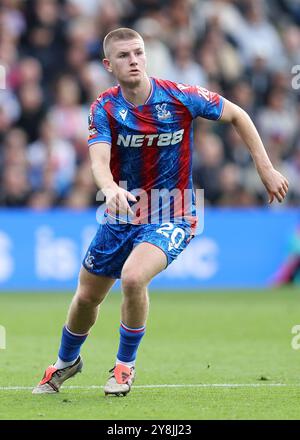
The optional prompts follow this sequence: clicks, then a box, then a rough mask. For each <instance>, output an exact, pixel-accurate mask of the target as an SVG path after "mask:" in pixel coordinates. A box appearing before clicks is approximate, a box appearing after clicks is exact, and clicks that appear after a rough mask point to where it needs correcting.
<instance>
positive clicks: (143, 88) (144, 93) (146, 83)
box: [120, 76, 152, 106]
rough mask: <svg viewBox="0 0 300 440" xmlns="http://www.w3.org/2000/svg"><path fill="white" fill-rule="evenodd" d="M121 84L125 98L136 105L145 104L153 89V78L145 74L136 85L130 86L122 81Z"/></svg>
mask: <svg viewBox="0 0 300 440" xmlns="http://www.w3.org/2000/svg"><path fill="white" fill-rule="evenodd" d="M120 86H121V90H122V94H123V96H124V98H125V99H126V100H127V101H129V102H130V103H131V104H133V105H136V106H138V105H143V104H145V102H146V101H147V99H148V98H149V96H150V93H151V90H152V85H151V80H150V78H149V77H148V76H145V77H144V79H143V80H142V81H141V82H140V83H139V84H137V85H136V86H135V87H128V86H127V85H126V84H121V83H120Z"/></svg>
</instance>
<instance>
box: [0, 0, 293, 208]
mask: <svg viewBox="0 0 300 440" xmlns="http://www.w3.org/2000/svg"><path fill="white" fill-rule="evenodd" d="M120 26H126V27H132V28H134V29H136V30H137V31H138V32H140V34H141V35H142V36H143V38H144V40H145V43H146V53H147V58H148V73H149V75H151V76H155V77H158V78H162V79H169V80H173V81H178V82H181V83H186V84H197V85H201V86H203V87H206V88H207V89H209V90H212V91H216V92H218V93H220V94H222V95H223V96H225V97H226V98H228V99H230V100H231V101H233V102H234V103H236V104H238V105H240V106H241V107H242V108H243V109H244V110H246V111H247V112H248V113H249V115H250V116H251V117H252V119H253V120H254V122H255V124H256V126H257V128H258V130H259V133H260V135H261V137H262V139H263V141H264V144H265V147H266V149H267V151H268V154H269V156H270V158H271V160H272V162H273V164H274V166H275V167H276V168H277V169H278V170H279V171H281V172H282V173H283V174H284V175H285V176H286V177H287V178H288V180H289V182H290V192H289V195H288V197H287V200H286V202H284V203H283V206H286V205H290V206H293V205H294V206H295V205H297V204H299V203H300V137H299V131H300V123H299V122H300V78H299V81H298V85H299V88H298V87H297V81H294V84H296V87H294V88H293V87H292V84H293V82H292V79H293V76H294V77H295V75H293V74H292V68H293V66H295V65H299V64H300V2H299V1H296V0H270V1H268V0H264V1H263V0H239V1H238V0H227V1H226V0H222V1H221V0H206V1H205V0H31V1H30V0H27V1H26V0H2V1H1V6H0V60H1V61H0V63H1V66H3V67H4V69H5V73H6V78H5V84H4V85H5V88H4V86H3V88H2V90H0V176H1V177H0V179H1V180H0V206H14V207H20V206H30V207H32V208H36V209H44V208H48V207H52V206H66V207H71V208H78V209H81V208H86V207H88V206H91V205H94V204H96V198H95V194H96V188H95V185H94V183H93V178H92V175H91V171H90V163H89V157H88V148H87V135H88V130H87V126H88V123H87V120H88V113H89V107H90V104H91V103H92V101H94V100H95V99H96V98H97V96H98V95H99V94H100V93H101V92H102V91H103V90H105V89H106V88H108V87H111V86H112V85H115V81H114V78H113V77H112V76H110V75H109V74H108V73H107V72H106V71H105V70H104V68H103V66H102V64H101V59H102V57H103V53H102V40H103V38H104V36H105V35H106V34H107V33H108V32H109V31H110V30H112V29H115V28H117V27H120ZM299 71H300V67H299ZM1 73H2V74H3V70H1ZM295 79H296V78H294V80H295ZM2 80H3V78H2ZM3 82H4V81H2V85H3ZM194 131H195V151H194V156H195V157H194V170H193V172H194V183H195V186H196V187H198V188H205V198H206V204H208V205H218V206H251V205H263V204H265V203H266V201H267V195H266V193H265V190H264V187H263V186H262V184H261V182H260V180H259V178H258V176H257V173H256V170H255V168H254V166H253V163H252V159H251V157H250V156H249V153H248V150H247V148H246V147H245V145H244V144H243V143H242V142H241V140H240V138H239V136H238V135H237V134H236V132H235V131H234V129H233V128H232V127H231V126H230V125H228V124H223V123H220V122H217V123H216V122H211V121H207V120H204V119H200V118H199V119H198V120H197V121H196V122H195V127H194ZM278 206H279V205H277V207H278ZM280 207H281V206H280Z"/></svg>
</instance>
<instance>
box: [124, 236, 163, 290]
mask: <svg viewBox="0 0 300 440" xmlns="http://www.w3.org/2000/svg"><path fill="white" fill-rule="evenodd" d="M166 266H167V257H166V255H165V253H164V252H163V251H162V250H161V249H160V248H158V247H156V246H155V245H153V244H151V243H140V244H138V245H136V246H135V247H134V249H133V250H132V252H131V254H130V255H129V257H128V258H127V260H126V262H125V264H124V266H123V269H122V273H121V280H122V282H123V283H126V284H133V285H137V286H138V285H144V284H148V283H149V282H150V281H151V279H152V278H153V277H154V276H155V275H157V274H158V273H159V272H161V271H162V270H164V269H165V268H166Z"/></svg>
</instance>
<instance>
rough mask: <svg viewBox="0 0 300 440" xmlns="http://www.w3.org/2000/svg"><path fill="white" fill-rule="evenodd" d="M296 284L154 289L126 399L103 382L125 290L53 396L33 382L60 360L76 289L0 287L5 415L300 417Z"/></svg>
mask: <svg viewBox="0 0 300 440" xmlns="http://www.w3.org/2000/svg"><path fill="white" fill-rule="evenodd" d="M299 295H300V291H299V289H298V290H297V289H296V288H295V287H294V288H285V289H279V290H265V291H238V292H221V291H218V292H216V291H206V292H203V291H201V292H183V291H181V292H178V293H163V292H157V291H153V292H151V307H150V316H149V320H148V324H147V332H146V335H145V337H144V340H143V341H142V345H141V347H140V350H139V353H138V359H137V378H136V382H135V387H133V389H132V391H131V393H130V394H129V395H128V396H127V397H125V398H124V397H104V394H103V389H102V388H101V387H102V386H103V384H104V383H105V381H106V378H107V374H108V370H109V369H110V368H111V367H112V365H113V361H114V358H115V354H116V350H117V345H118V327H119V305H120V301H121V298H120V294H119V293H118V292H113V293H111V294H110V296H109V297H108V298H107V299H106V301H105V302H104V304H103V306H102V309H101V313H100V316H99V319H98V321H97V323H96V325H95V326H94V327H93V329H92V331H91V334H90V336H89V337H88V339H87V341H86V343H85V344H84V346H83V349H82V355H83V359H84V362H85V365H84V370H83V373H82V374H78V375H77V376H76V377H75V378H73V379H70V380H69V381H67V382H66V383H65V387H63V388H62V389H61V391H60V393H58V394H56V395H32V394H31V387H32V386H33V385H35V384H36V383H37V382H38V381H39V380H40V378H41V376H42V374H43V371H44V369H45V367H46V366H48V365H49V364H50V363H52V362H54V361H55V360H56V355H57V349H58V344H59V340H60V334H61V327H62V325H63V323H64V320H65V316H66V311H67V308H68V305H69V302H70V299H71V294H70V293H66V294H61V293H47V294H38V293H37V294H24V293H23V294H20V293H19V294H18V293H5V294H4V293H1V294H0V304H1V307H0V324H1V325H2V326H4V327H5V329H6V335H7V337H6V349H2V350H0V419H16V420H20V419H34V420H38V419H41V420H45V419H80V420H82V419H103V420H119V419H128V420H141V419H145V420H155V419H156V420H162V419H165V420H188V419H196V420H200V419H299V418H300V405H299V401H300V350H294V349H292V346H291V341H292V338H293V334H292V327H293V326H294V325H296V324H300V304H299Z"/></svg>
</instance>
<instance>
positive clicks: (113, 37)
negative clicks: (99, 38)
mask: <svg viewBox="0 0 300 440" xmlns="http://www.w3.org/2000/svg"><path fill="white" fill-rule="evenodd" d="M136 38H139V39H140V40H142V41H144V40H143V38H142V37H141V35H140V34H139V33H138V32H136V31H135V30H133V29H130V28H118V29H114V30H113V31H111V32H109V33H108V34H107V35H106V37H105V38H104V40H103V52H104V56H105V57H108V56H109V45H110V43H112V42H113V41H121V40H133V39H136Z"/></svg>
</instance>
